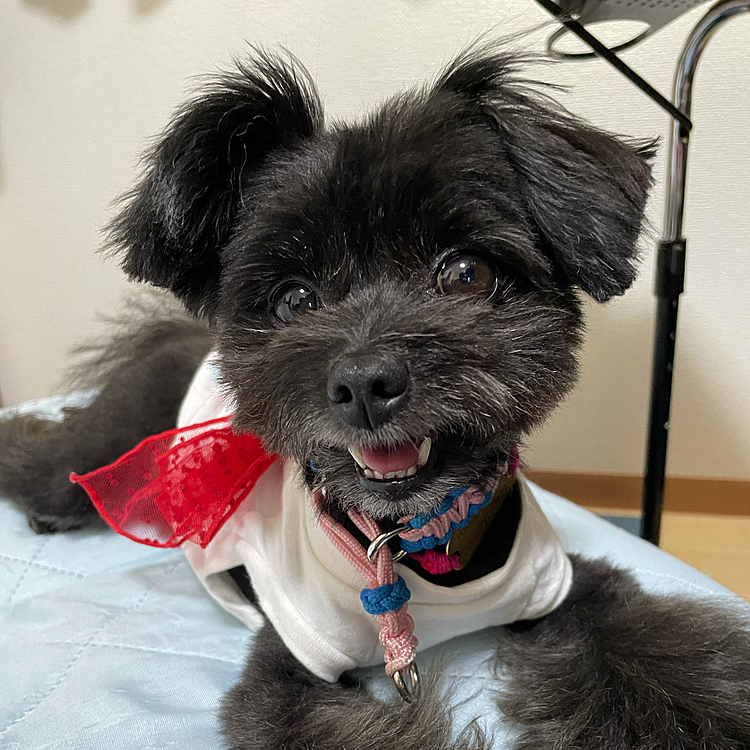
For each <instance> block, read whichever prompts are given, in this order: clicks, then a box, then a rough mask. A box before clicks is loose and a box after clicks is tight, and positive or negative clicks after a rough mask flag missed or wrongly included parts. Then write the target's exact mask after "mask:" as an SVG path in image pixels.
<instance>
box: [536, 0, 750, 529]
mask: <svg viewBox="0 0 750 750" xmlns="http://www.w3.org/2000/svg"><path fill="white" fill-rule="evenodd" d="M537 2H538V3H539V4H540V5H542V6H543V7H544V8H545V9H546V10H548V11H549V12H550V13H552V14H553V15H554V16H556V17H557V18H558V19H559V20H560V22H561V23H562V24H564V25H565V26H566V27H567V28H568V30H569V31H570V32H571V33H573V34H575V35H576V36H577V37H579V38H580V39H581V40H582V41H584V42H585V43H586V44H588V45H589V46H590V47H591V48H592V49H593V50H594V52H595V53H596V54H597V55H599V56H601V57H602V58H604V59H605V60H606V61H607V62H609V63H610V64H611V65H613V66H614V67H615V68H617V70H618V71H620V73H622V74H623V75H625V76H626V77H627V78H628V79H629V80H630V81H631V82H632V83H634V84H635V85H636V86H638V88H640V89H641V90H642V91H643V92H644V93H645V94H647V95H648V96H649V97H650V98H651V99H652V100H653V101H654V102H656V103H657V104H658V105H659V106H660V107H662V109H664V110H665V111H666V112H668V113H669V114H670V116H671V117H672V125H671V128H670V133H669V150H668V154H667V194H666V205H665V210H664V234H663V239H662V240H661V241H660V242H659V244H658V246H657V255H656V283H655V289H654V293H655V295H656V323H655V330H654V348H653V359H652V370H651V404H650V410H649V426H648V443H647V451H646V477H645V480H644V483H643V511H642V515H641V537H642V538H643V539H647V540H648V541H650V542H653V543H654V544H659V531H660V528H661V512H662V507H663V505H664V479H665V476H666V464H667V440H668V437H669V408H670V404H671V400H672V373H673V370H674V351H675V342H676V338H677V314H678V312H679V305H680V294H682V291H683V288H684V279H685V256H686V241H685V238H684V237H683V236H682V224H683V215H684V208H685V189H686V178H687V156H688V145H689V143H690V131H691V128H692V121H691V119H690V118H691V110H692V93H693V80H694V79H695V71H696V68H697V66H698V60H699V59H700V56H701V54H702V53H703V50H704V49H705V47H706V44H707V43H708V40H709V39H710V38H711V37H712V36H713V34H714V32H715V31H716V30H717V29H718V28H719V26H721V25H722V24H723V23H724V22H725V21H727V20H729V19H730V18H732V17H733V16H735V15H737V14H738V13H743V12H747V11H750V0H719V2H717V3H716V4H714V5H713V6H711V8H710V9H709V10H708V11H707V13H706V14H705V15H704V16H703V18H702V19H701V20H700V21H699V22H698V23H697V24H696V26H695V27H694V28H693V30H692V32H691V33H690V36H689V37H688V39H687V42H686V43H685V46H684V48H683V50H682V54H681V55H680V59H679V62H678V64H677V70H676V72H675V78H674V87H673V92H672V96H673V102H669V101H667V100H665V99H664V97H663V96H662V95H661V94H659V92H658V91H655V89H654V88H653V87H652V86H650V85H649V84H648V83H647V82H646V81H645V80H644V79H643V78H641V76H639V75H638V74H637V73H636V72H635V71H634V70H632V68H630V67H628V66H627V65H626V64H625V63H624V62H623V61H622V60H620V58H619V57H617V55H615V54H614V52H613V51H612V50H610V49H607V48H606V47H605V46H604V45H603V44H602V43H601V42H600V41H599V40H598V39H596V38H595V37H593V36H592V35H591V34H590V33H589V32H588V31H586V30H585V29H584V27H583V26H582V25H581V24H580V23H578V22H577V21H575V20H573V19H572V18H571V17H570V15H569V14H568V13H566V12H565V11H564V10H563V9H562V8H561V7H560V6H559V5H557V4H556V3H554V2H552V0H537ZM656 4H657V5H658V4H659V2H656ZM553 38H554V35H553V37H551V41H552V40H553ZM628 46H629V45H628ZM548 48H549V46H548Z"/></svg>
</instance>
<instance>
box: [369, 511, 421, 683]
mask: <svg viewBox="0 0 750 750" xmlns="http://www.w3.org/2000/svg"><path fill="white" fill-rule="evenodd" d="M410 528H411V526H409V525H408V524H405V523H404V524H401V526H397V527H396V528H395V529H393V531H384V532H383V533H382V534H378V535H377V536H376V537H375V538H374V539H373V540H372V542H370V546H369V547H368V548H367V558H368V560H372V559H373V558H374V557H375V555H376V554H377V553H378V550H379V549H380V548H381V547H382V546H383V545H384V544H387V543H388V542H389V541H390V540H391V539H393V537H395V536H398V535H399V534H401V533H403V532H404V531H409V529H410ZM405 554H406V552H405V550H402V549H400V550H399V551H398V552H396V554H395V555H393V562H398V561H399V560H400V559H401V558H402V557H403V556H404V555H405ZM396 674H398V673H396ZM394 679H395V677H394Z"/></svg>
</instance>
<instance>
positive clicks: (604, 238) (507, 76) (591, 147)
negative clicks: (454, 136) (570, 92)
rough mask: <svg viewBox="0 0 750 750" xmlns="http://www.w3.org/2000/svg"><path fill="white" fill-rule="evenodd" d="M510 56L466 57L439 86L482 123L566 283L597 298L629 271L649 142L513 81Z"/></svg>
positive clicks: (626, 280) (621, 285)
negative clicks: (495, 138) (590, 120)
mask: <svg viewBox="0 0 750 750" xmlns="http://www.w3.org/2000/svg"><path fill="white" fill-rule="evenodd" d="M518 64H519V60H518V59H517V58H515V57H513V56H512V55H503V54H497V53H495V54H482V52H481V51H479V52H476V53H474V52H468V53H466V54H464V55H462V56H461V57H460V58H459V59H458V60H457V61H456V62H455V63H454V64H453V65H452V66H451V67H450V68H449V69H448V70H447V71H446V72H445V73H444V74H443V76H442V77H441V78H440V80H439V82H438V84H437V89H443V90H447V91H451V92H453V93H454V94H458V95H460V96H461V97H462V98H463V99H464V100H465V103H466V106H469V107H473V108H475V110H476V112H477V114H478V115H479V116H481V117H483V118H484V119H485V121H486V120H487V119H489V121H490V122H491V123H492V126H493V128H494V129H495V130H496V132H497V133H498V135H499V137H500V138H501V139H502V143H503V146H504V148H505V150H506V154H507V158H508V159H509V161H510V163H511V165H512V166H513V168H514V170H515V172H516V174H517V175H518V178H519V183H518V184H519V189H520V190H521V192H522V194H523V197H524V199H525V203H526V205H527V210H528V215H529V218H530V219H531V220H532V222H533V223H534V225H535V226H536V227H537V229H538V232H539V236H540V239H541V242H542V245H543V248H544V250H545V251H546V252H547V254H548V255H549V256H550V257H551V259H552V261H553V263H554V265H555V267H556V268H557V269H558V271H559V272H560V273H562V275H563V277H564V278H565V280H566V281H567V282H568V283H570V284H574V285H577V286H579V287H580V288H581V289H582V290H583V291H584V292H586V293H587V294H589V295H590V296H591V297H593V298H594V299H595V300H597V301H599V302H605V301H606V300H608V299H610V298H612V297H614V296H617V295H620V294H623V293H624V292H625V291H626V290H627V289H628V288H629V287H630V285H631V284H632V283H633V281H634V280H635V275H636V264H637V256H638V253H637V242H638V237H639V235H640V232H641V226H642V223H643V212H644V208H645V205H646V199H647V197H648V190H649V187H650V185H651V167H650V165H649V162H650V160H651V158H652V157H653V154H654V147H655V143H654V142H648V143H643V142H638V143H636V142H629V141H626V140H624V139H621V138H617V137H615V136H613V135H610V134H608V133H604V132H602V131H600V130H597V129H595V128H593V127H591V126H590V125H587V124H586V123H583V122H582V121H580V120H578V119H577V118H575V117H574V116H573V115H571V114H570V113H569V112H567V111H566V110H565V109H563V108H562V107H561V106H560V105H558V104H557V103H556V102H554V101H553V100H552V99H550V98H549V97H547V96H546V95H544V94H543V93H539V91H538V90H535V88H534V86H533V84H530V83H529V82H525V81H519V80H518V79H517V78H516V77H515V76H514V73H515V69H516V68H517V67H518Z"/></svg>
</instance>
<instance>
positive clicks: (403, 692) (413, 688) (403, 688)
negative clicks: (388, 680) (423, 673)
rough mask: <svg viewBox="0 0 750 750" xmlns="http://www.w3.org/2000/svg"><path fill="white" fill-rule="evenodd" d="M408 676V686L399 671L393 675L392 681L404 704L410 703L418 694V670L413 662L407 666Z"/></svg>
mask: <svg viewBox="0 0 750 750" xmlns="http://www.w3.org/2000/svg"><path fill="white" fill-rule="evenodd" d="M408 675H409V685H407V684H406V681H405V680H404V676H403V675H402V674H401V671H400V670H399V671H398V672H394V674H393V681H394V682H395V683H396V688H397V690H398V693H399V695H400V696H401V697H402V698H403V700H404V703H411V702H412V701H413V700H414V698H416V697H417V695H418V694H419V670H418V669H417V663H416V662H415V661H413V662H412V663H411V664H410V665H409V667H408Z"/></svg>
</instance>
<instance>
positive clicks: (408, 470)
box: [406, 466, 417, 477]
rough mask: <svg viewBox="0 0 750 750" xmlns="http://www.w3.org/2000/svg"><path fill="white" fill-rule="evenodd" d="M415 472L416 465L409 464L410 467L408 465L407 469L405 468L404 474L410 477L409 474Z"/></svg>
mask: <svg viewBox="0 0 750 750" xmlns="http://www.w3.org/2000/svg"><path fill="white" fill-rule="evenodd" d="M416 473H417V467H416V466H410V467H409V468H408V469H407V470H406V476H407V477H411V476H414V474H416Z"/></svg>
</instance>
